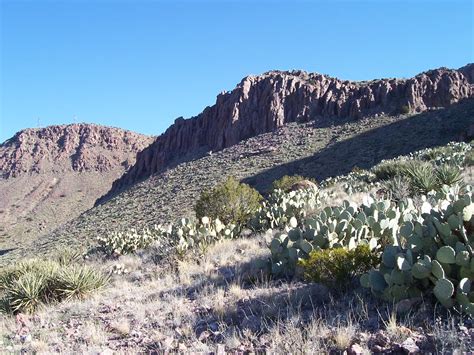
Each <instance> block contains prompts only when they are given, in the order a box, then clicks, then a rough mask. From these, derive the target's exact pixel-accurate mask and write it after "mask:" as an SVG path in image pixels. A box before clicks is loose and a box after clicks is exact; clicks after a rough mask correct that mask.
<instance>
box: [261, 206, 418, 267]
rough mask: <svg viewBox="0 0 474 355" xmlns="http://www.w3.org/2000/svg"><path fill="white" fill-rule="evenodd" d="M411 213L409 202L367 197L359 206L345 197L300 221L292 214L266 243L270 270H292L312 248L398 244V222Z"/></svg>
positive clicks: (376, 247)
mask: <svg viewBox="0 0 474 355" xmlns="http://www.w3.org/2000/svg"><path fill="white" fill-rule="evenodd" d="M414 216H415V208H414V206H413V204H412V203H406V204H400V206H398V207H396V206H395V205H394V204H393V203H391V202H390V201H388V200H381V201H375V200H374V199H373V198H367V200H366V201H365V203H364V204H362V205H361V206H357V205H355V204H354V203H350V202H348V201H344V202H343V204H342V206H336V207H326V208H324V209H323V210H321V211H320V212H319V213H318V214H317V215H316V216H315V217H311V218H306V219H304V220H303V222H302V223H299V222H298V220H297V219H296V218H294V217H293V218H291V219H290V221H289V224H288V225H287V226H286V227H285V229H284V231H283V232H279V233H277V234H276V236H275V238H274V239H273V240H272V241H271V243H270V245H269V247H270V251H271V255H272V271H273V273H274V274H285V275H292V274H294V272H295V267H296V265H297V262H298V260H300V259H306V258H307V257H308V256H309V253H310V252H311V251H312V250H314V249H327V248H336V247H345V248H348V249H350V250H352V249H355V248H356V247H357V246H358V245H360V244H366V245H369V247H370V249H371V250H373V251H378V250H380V251H381V248H382V246H383V245H387V244H390V245H398V240H397V238H396V236H397V234H398V230H399V226H400V224H401V222H402V221H405V220H411V219H413V218H414Z"/></svg>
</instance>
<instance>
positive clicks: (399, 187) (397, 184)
mask: <svg viewBox="0 0 474 355" xmlns="http://www.w3.org/2000/svg"><path fill="white" fill-rule="evenodd" d="M383 187H384V188H385V190H386V191H387V192H388V194H389V198H390V199H391V200H394V201H401V200H403V199H405V198H407V197H410V195H411V191H410V180H408V179H407V178H405V177H403V176H395V177H394V178H393V179H391V180H388V181H386V182H385V183H384V184H383Z"/></svg>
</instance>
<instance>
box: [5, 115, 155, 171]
mask: <svg viewBox="0 0 474 355" xmlns="http://www.w3.org/2000/svg"><path fill="white" fill-rule="evenodd" d="M152 142H153V138H152V137H147V136H144V135H140V134H137V133H134V132H130V131H125V130H122V129H118V128H111V127H103V126H98V125H92V124H71V125H61V126H49V127H46V128H39V129H25V130H23V131H20V132H18V133H17V134H16V135H15V136H14V137H13V138H11V139H9V140H7V141H6V142H4V143H3V144H1V145H0V176H2V177H4V178H9V177H17V176H20V175H23V174H28V173H39V174H41V173H64V172H73V171H74V172H84V171H97V172H107V171H111V170H113V169H117V168H119V170H122V171H123V170H125V169H126V168H128V167H129V166H131V165H133V164H134V163H135V158H136V154H137V152H139V151H141V150H143V149H144V148H145V147H147V146H148V145H149V144H150V143H152Z"/></svg>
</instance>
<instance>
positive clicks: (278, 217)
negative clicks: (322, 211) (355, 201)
mask: <svg viewBox="0 0 474 355" xmlns="http://www.w3.org/2000/svg"><path fill="white" fill-rule="evenodd" d="M325 198H326V196H325V195H324V194H323V193H322V192H321V190H319V189H318V188H310V189H305V190H296V191H291V192H288V193H286V192H284V191H283V190H280V189H277V190H275V191H273V192H272V194H271V195H270V196H269V198H268V199H267V201H265V202H263V203H262V207H261V208H260V209H259V211H258V212H257V213H256V214H255V215H254V217H253V218H252V219H251V220H250V222H249V226H250V227H251V228H252V229H253V230H254V231H260V232H261V231H266V230H268V229H274V228H278V229H280V228H284V227H285V226H286V225H287V224H288V223H289V222H290V219H291V218H295V219H296V220H297V221H302V220H303V219H304V218H305V217H306V215H307V213H308V211H311V210H314V209H316V208H318V207H320V206H321V204H322V202H323V201H324V200H325Z"/></svg>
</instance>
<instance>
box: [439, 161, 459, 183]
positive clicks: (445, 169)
mask: <svg viewBox="0 0 474 355" xmlns="http://www.w3.org/2000/svg"><path fill="white" fill-rule="evenodd" d="M436 177H437V179H438V181H439V182H440V183H441V184H443V185H449V186H451V185H454V184H457V183H458V182H461V181H462V176H461V170H460V169H459V168H458V167H457V166H454V165H449V164H444V165H441V166H439V167H438V168H437V169H436Z"/></svg>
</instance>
